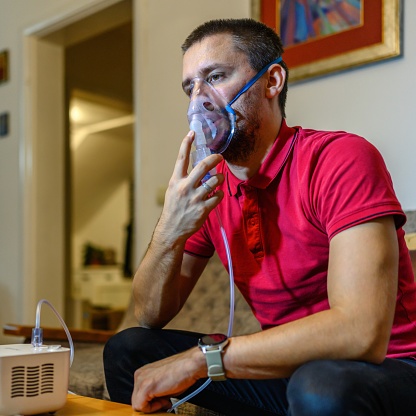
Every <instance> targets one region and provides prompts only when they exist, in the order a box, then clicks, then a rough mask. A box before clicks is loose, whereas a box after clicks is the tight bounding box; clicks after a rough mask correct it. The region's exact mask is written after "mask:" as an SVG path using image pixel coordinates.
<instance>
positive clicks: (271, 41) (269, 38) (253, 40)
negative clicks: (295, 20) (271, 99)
mask: <svg viewBox="0 0 416 416" xmlns="http://www.w3.org/2000/svg"><path fill="white" fill-rule="evenodd" d="M226 33H228V34H230V35H231V37H232V39H233V42H234V45H235V47H236V48H237V49H238V50H240V51H241V52H243V53H244V54H245V55H246V56H247V58H248V61H249V63H250V65H251V67H252V68H253V69H254V70H255V71H260V70H261V69H262V68H263V67H265V66H266V65H267V64H269V63H270V62H272V61H274V60H275V59H277V58H279V57H280V56H282V54H283V52H284V50H283V44H282V41H281V40H280V37H279V36H278V35H277V33H276V32H275V31H274V30H273V29H271V28H270V27H268V26H266V25H265V24H263V23H260V22H258V21H256V20H254V19H218V20H210V21H208V22H206V23H203V24H202V25H200V26H198V27H197V28H196V29H195V30H193V31H192V33H191V34H190V35H189V36H188V37H187V38H186V40H185V42H184V43H183V44H182V52H183V53H185V52H186V51H187V50H188V49H189V48H190V47H191V46H192V45H193V44H195V43H197V42H201V41H202V40H203V39H205V38H206V37H209V36H213V35H218V34H226ZM280 65H281V66H282V67H283V68H284V69H285V71H286V80H285V84H284V86H283V89H282V91H281V93H280V95H279V107H280V111H281V113H282V116H283V117H286V113H285V106H286V97H287V88H288V86H287V84H288V77H289V71H288V68H287V65H286V64H285V62H283V60H282V61H281V62H280Z"/></svg>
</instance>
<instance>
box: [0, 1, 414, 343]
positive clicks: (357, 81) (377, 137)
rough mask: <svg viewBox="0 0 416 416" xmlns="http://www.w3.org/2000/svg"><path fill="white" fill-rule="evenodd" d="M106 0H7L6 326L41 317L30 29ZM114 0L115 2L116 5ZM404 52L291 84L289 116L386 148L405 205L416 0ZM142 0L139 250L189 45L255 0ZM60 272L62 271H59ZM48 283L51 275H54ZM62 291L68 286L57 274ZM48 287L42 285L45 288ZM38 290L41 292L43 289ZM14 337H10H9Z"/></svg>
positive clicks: (151, 215)
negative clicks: (30, 181) (28, 84)
mask: <svg viewBox="0 0 416 416" xmlns="http://www.w3.org/2000/svg"><path fill="white" fill-rule="evenodd" d="M104 1H105V0H31V1H27V0H0V6H1V13H0V50H2V49H3V48H8V49H9V50H10V58H11V80H10V82H8V83H7V84H4V85H2V86H0V112H3V111H8V112H9V113H10V119H11V134H10V136H9V137H7V138H5V139H1V140H0V325H3V324H4V323H6V322H23V321H26V322H27V323H32V322H33V321H34V310H33V318H31V317H32V311H31V310H28V309H27V308H25V304H24V303H23V299H25V298H26V299H28V298H30V296H31V295H32V290H33V289H31V288H30V287H28V285H27V282H25V279H24V276H23V270H24V269H23V257H22V256H23V248H24V245H25V237H26V233H27V230H25V229H23V215H24V211H23V202H24V201H23V195H24V192H23V191H24V188H23V183H22V180H23V177H22V166H23V165H22V154H21V151H20V150H21V145H22V143H23V141H24V139H25V137H24V134H25V133H24V132H25V130H24V125H23V120H24V118H23V116H24V111H23V110H24V105H25V103H24V102H23V97H24V94H23V92H24V79H23V67H24V63H25V62H24V50H23V45H24V43H23V39H24V32H25V30H27V29H28V28H33V27H34V26H35V25H38V24H42V23H43V22H45V21H50V20H51V19H57V20H59V18H61V17H62V16H66V15H68V14H71V13H73V12H74V11H76V10H78V9H84V8H86V7H87V6H89V5H91V6H96V5H100V4H103V2H104ZM109 3H110V2H107V3H106V4H109ZM404 3H405V10H406V13H405V16H404V40H405V43H404V45H405V47H404V56H403V57H402V58H400V59H397V60H394V61H390V62H384V63H381V64H377V65H372V66H367V67H364V68H360V69H355V70H352V71H349V72H345V73H342V74H338V75H331V76H327V77H324V78H322V79H319V80H313V81H309V82H304V83H301V84H297V85H293V86H291V87H290V90H289V101H288V108H287V112H288V121H289V124H292V125H294V124H300V125H303V126H305V127H316V128H326V129H345V130H350V131H354V132H357V133H359V134H362V135H364V136H366V137H367V138H368V139H369V140H371V141H372V142H373V143H374V144H375V145H376V146H377V147H379V149H380V150H381V151H382V153H383V155H384V157H385V159H386V162H387V165H388V167H389V169H390V171H391V173H392V177H393V180H394V183H395V186H396V190H397V193H398V195H399V198H400V199H401V201H402V203H403V206H404V208H405V209H415V208H416V191H415V187H414V183H415V180H416V169H415V167H414V160H415V154H416V141H415V140H414V138H413V131H412V130H413V129H412V127H413V120H414V102H413V101H414V96H415V93H416V82H415V78H414V74H415V72H416V50H415V49H416V42H415V39H416V27H415V26H414V25H413V22H412V19H411V18H412V16H415V15H416V2H414V1H409V0H405V1H404ZM208 4H209V6H208V5H207V2H206V1H202V0H175V1H172V0H135V1H134V19H135V34H134V38H135V52H136V55H135V76H136V79H135V92H134V95H135V106H136V114H137V128H136V149H135V156H136V160H137V163H136V196H137V206H136V226H137V235H136V239H137V240H136V243H137V249H136V252H137V258H140V257H141V255H142V254H143V252H144V250H145V248H146V245H147V242H148V241H149V238H150V236H151V233H152V230H153V227H154V225H155V222H156V220H157V218H158V216H159V214H160V207H159V206H158V205H157V202H156V193H157V189H158V188H159V187H161V186H165V185H166V184H167V181H168V179H169V177H170V174H171V170H172V168H173V164H174V161H175V157H176V154H177V151H178V146H179V143H180V141H181V139H182V137H183V136H184V135H185V134H186V132H187V125H186V116H185V112H186V106H187V104H186V98H185V97H184V95H183V93H182V91H181V88H180V81H181V53H180V44H181V42H182V41H183V39H184V38H185V36H186V35H187V34H188V33H189V32H190V31H191V30H192V28H193V27H195V25H197V24H199V23H202V22H203V21H205V20H207V19H210V18H217V17H243V16H248V15H249V13H250V1H249V0H227V1H224V0H211V1H210V2H209V3H208ZM58 279H59V278H58ZM44 283H45V282H44ZM45 284H48V285H49V287H50V289H51V290H53V286H54V284H57V285H58V286H59V287H61V284H59V283H56V282H55V281H54V277H51V278H49V280H48V281H47V282H46V283H45ZM36 293H38V292H36ZM35 296H36V295H35ZM6 341H9V339H5V338H4V337H2V336H1V335H0V343H1V342H6Z"/></svg>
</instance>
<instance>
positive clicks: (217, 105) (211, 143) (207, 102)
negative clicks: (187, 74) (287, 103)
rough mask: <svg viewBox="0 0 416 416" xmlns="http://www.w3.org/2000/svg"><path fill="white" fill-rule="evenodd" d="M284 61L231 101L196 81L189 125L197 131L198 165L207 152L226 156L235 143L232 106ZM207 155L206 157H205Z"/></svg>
mask: <svg viewBox="0 0 416 416" xmlns="http://www.w3.org/2000/svg"><path fill="white" fill-rule="evenodd" d="M281 60H282V58H281V57H279V58H277V59H275V60H274V61H273V62H270V63H269V64H267V65H266V66H265V67H264V68H262V69H261V70H260V71H259V72H258V73H257V74H256V75H255V76H254V77H253V78H252V79H251V80H250V81H248V82H247V84H246V85H245V86H244V87H243V88H242V89H241V90H240V91H239V92H238V93H237V94H236V96H235V97H234V98H233V99H232V100H231V101H230V102H227V100H226V99H225V98H224V97H223V96H222V95H221V94H220V93H219V92H218V91H217V90H216V89H215V88H214V87H213V86H212V85H211V84H210V83H208V82H207V81H205V80H204V79H203V78H194V79H192V81H191V84H190V91H191V95H190V100H191V101H190V103H189V108H188V122H189V127H190V129H191V130H193V131H195V139H194V145H195V147H196V149H197V153H198V152H200V154H199V155H198V154H197V155H196V162H198V161H199V160H201V159H203V158H204V157H206V156H207V155H206V154H205V153H206V152H212V153H223V152H224V151H225V150H226V149H227V147H228V145H229V144H230V142H231V139H232V137H233V134H234V130H235V125H236V114H235V112H234V110H233V109H232V108H231V105H232V104H233V103H234V102H235V101H236V100H237V99H238V98H239V97H240V96H241V95H242V94H244V93H245V92H246V91H247V90H248V89H249V88H250V87H251V86H252V85H253V84H254V83H255V82H256V81H257V80H258V79H259V78H260V77H261V76H262V75H263V74H264V73H265V72H266V71H267V70H268V68H269V67H270V66H271V65H273V64H277V63H279V62H280V61H281ZM203 153H204V154H203Z"/></svg>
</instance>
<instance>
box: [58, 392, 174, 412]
mask: <svg viewBox="0 0 416 416" xmlns="http://www.w3.org/2000/svg"><path fill="white" fill-rule="evenodd" d="M167 414H168V413H166V412H158V413H152V415H155V416H161V415H165V416H166V415H167ZM55 415H56V416H83V415H87V416H102V415H113V416H123V415H125V416H127V415H129V416H137V415H144V413H142V412H135V411H134V410H133V409H132V407H131V406H129V405H127V404H120V403H115V402H109V401H106V400H99V399H93V398H91V397H84V396H78V395H75V394H68V397H67V402H66V405H65V407H64V408H62V409H60V410H58V411H57V412H55Z"/></svg>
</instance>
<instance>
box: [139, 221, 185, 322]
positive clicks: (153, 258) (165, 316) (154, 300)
mask: <svg viewBox="0 0 416 416" xmlns="http://www.w3.org/2000/svg"><path fill="white" fill-rule="evenodd" d="M183 246H184V242H183V243H180V242H179V241H172V240H164V239H163V237H162V235H161V234H159V233H158V231H157V228H156V230H155V233H154V235H153V238H152V241H151V243H150V245H149V248H148V250H147V252H146V255H145V256H144V258H143V261H142V262H141V264H140V266H139V268H138V270H137V272H136V274H135V276H134V280H133V294H134V299H135V315H136V318H137V320H138V323H139V324H140V325H142V326H145V327H162V326H164V325H165V324H166V323H167V322H169V321H170V320H171V319H172V318H173V317H174V316H175V315H176V313H177V312H178V310H179V309H180V307H181V303H180V288H179V285H180V279H179V277H180V269H181V264H182V256H183Z"/></svg>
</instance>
